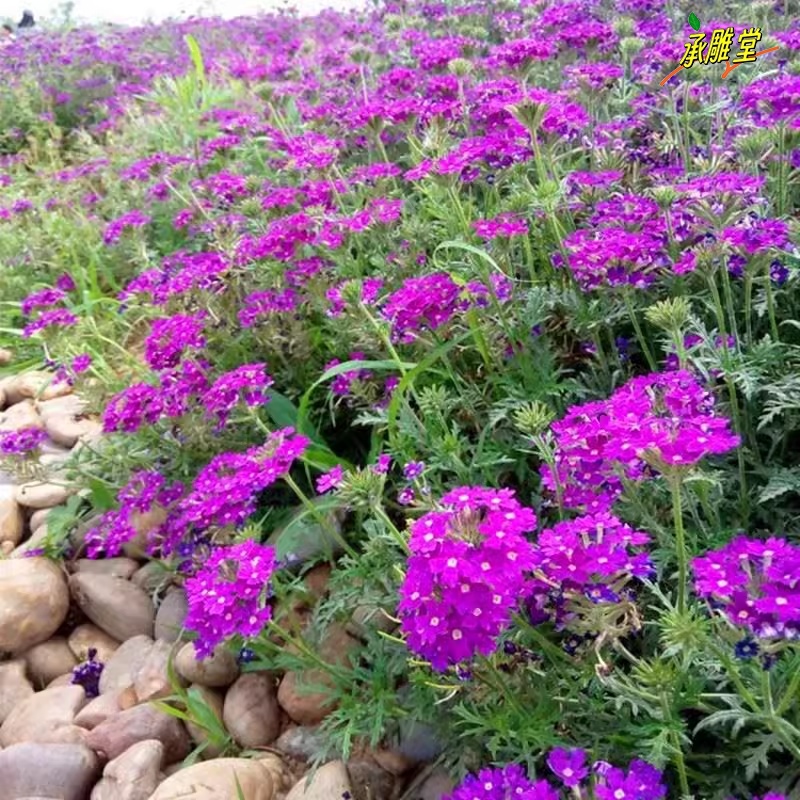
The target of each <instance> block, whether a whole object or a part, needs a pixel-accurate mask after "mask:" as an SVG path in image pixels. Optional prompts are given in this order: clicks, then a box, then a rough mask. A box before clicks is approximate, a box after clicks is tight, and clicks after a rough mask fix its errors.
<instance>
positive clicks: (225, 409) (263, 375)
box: [202, 364, 274, 425]
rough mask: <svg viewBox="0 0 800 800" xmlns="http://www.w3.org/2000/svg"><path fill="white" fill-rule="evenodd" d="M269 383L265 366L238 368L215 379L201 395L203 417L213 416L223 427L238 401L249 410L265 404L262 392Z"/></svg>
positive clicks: (244, 365) (248, 365)
mask: <svg viewBox="0 0 800 800" xmlns="http://www.w3.org/2000/svg"><path fill="white" fill-rule="evenodd" d="M273 383H274V381H273V380H272V378H271V377H270V376H269V375H268V374H267V368H266V364H242V366H240V367H237V368H236V369H233V370H231V371H230V372H226V373H224V374H223V375H221V376H220V377H219V378H217V380H216V381H214V384H213V385H212V386H211V388H210V389H209V390H208V391H207V392H206V393H205V394H204V395H203V400H202V404H203V406H204V407H205V410H206V415H207V416H209V417H212V416H215V417H216V418H217V420H218V421H219V424H220V425H224V424H225V422H226V421H227V419H228V415H229V414H230V412H231V411H232V410H233V409H234V407H235V406H236V404H237V403H239V402H240V401H241V402H244V404H245V405H246V406H248V407H250V408H253V407H255V406H260V405H263V404H264V403H266V402H267V401H268V400H269V398H268V396H267V395H266V394H265V390H266V389H268V388H269V387H270V386H272V384H273Z"/></svg>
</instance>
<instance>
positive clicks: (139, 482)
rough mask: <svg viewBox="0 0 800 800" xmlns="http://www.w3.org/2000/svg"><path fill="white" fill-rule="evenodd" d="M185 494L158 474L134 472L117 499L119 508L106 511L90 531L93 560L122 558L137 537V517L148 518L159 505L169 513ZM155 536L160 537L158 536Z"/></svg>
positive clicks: (88, 534)
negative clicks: (121, 553) (144, 515)
mask: <svg viewBox="0 0 800 800" xmlns="http://www.w3.org/2000/svg"><path fill="white" fill-rule="evenodd" d="M183 491H184V486H183V484H182V483H173V484H172V485H168V484H167V480H166V478H165V477H164V476H163V475H161V473H159V472H157V471H156V470H140V471H138V472H134V473H133V474H132V475H131V477H130V480H129V481H128V483H127V484H126V485H125V486H123V487H122V489H120V491H119V494H118V495H117V499H118V500H119V507H118V508H116V509H112V510H110V511H106V512H105V513H104V514H102V515H101V516H100V518H99V519H98V521H97V524H96V525H94V526H93V527H92V528H91V529H90V530H89V531H87V533H86V537H85V541H86V545H87V555H88V556H89V558H101V557H105V558H113V557H114V556H117V555H119V553H120V552H121V551H122V547H123V545H124V544H125V543H126V542H129V541H131V540H132V539H133V538H135V537H136V535H137V529H136V524H135V523H136V518H135V515H137V514H146V513H148V512H149V511H151V510H152V509H153V507H154V506H156V505H158V506H161V507H162V508H164V509H167V508H169V507H170V506H171V505H172V504H173V503H174V502H175V501H176V500H177V499H178V498H179V497H180V496H181V495H182V494H183ZM151 535H156V532H152V534H151Z"/></svg>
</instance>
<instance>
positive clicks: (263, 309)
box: [239, 289, 299, 328]
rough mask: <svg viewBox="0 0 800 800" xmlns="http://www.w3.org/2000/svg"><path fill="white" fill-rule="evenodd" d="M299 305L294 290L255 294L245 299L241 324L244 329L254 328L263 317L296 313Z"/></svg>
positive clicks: (241, 310)
mask: <svg viewBox="0 0 800 800" xmlns="http://www.w3.org/2000/svg"><path fill="white" fill-rule="evenodd" d="M298 303H299V301H298V297H297V293H296V292H295V291H294V289H283V290H281V291H265V292H253V293H252V294H249V295H248V296H247V297H245V299H244V302H243V305H242V308H241V309H240V310H239V324H240V325H241V326H242V327H243V328H252V327H254V326H255V325H257V324H258V322H259V320H260V319H261V318H262V317H267V316H269V315H270V314H287V313H289V312H291V311H294V310H295V309H296V308H297V306H298Z"/></svg>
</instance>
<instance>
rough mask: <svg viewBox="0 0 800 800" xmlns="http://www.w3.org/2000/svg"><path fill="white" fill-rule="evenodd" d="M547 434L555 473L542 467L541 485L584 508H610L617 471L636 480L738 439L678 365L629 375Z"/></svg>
mask: <svg viewBox="0 0 800 800" xmlns="http://www.w3.org/2000/svg"><path fill="white" fill-rule="evenodd" d="M552 432H553V434H554V436H555V441H556V452H555V472H554V471H553V470H552V469H551V468H550V466H549V465H543V466H542V468H541V473H542V479H543V481H544V485H545V486H546V487H547V488H548V489H549V490H551V491H553V492H555V493H557V494H559V493H560V496H561V500H562V502H563V503H564V505H565V506H566V507H568V508H585V509H586V510H588V511H600V510H605V509H608V508H610V507H611V505H612V504H613V503H614V501H615V500H616V498H617V497H618V496H619V495H620V493H621V492H622V480H621V478H620V475H623V476H625V477H626V478H628V479H630V480H642V479H644V478H646V477H648V476H650V475H651V474H652V472H653V470H654V469H657V470H661V471H663V470H665V469H668V468H673V469H674V468H681V467H691V466H694V465H696V464H697V463H698V462H699V461H700V460H701V459H702V458H704V457H706V456H709V455H719V454H723V453H726V452H728V451H729V450H731V449H733V448H735V447H737V446H738V444H739V442H740V440H739V437H738V436H737V435H736V434H734V433H732V432H731V431H730V429H729V422H728V420H727V419H725V418H724V417H720V416H718V415H717V414H716V412H715V409H714V398H713V395H711V393H710V392H709V391H707V390H706V389H704V388H703V387H702V386H701V385H700V384H699V383H698V382H697V379H696V378H695V377H694V376H692V375H691V374H690V373H689V372H687V371H685V370H677V371H674V372H666V373H654V374H651V375H645V376H642V377H637V378H633V379H631V380H630V381H628V383H626V384H625V385H624V386H622V387H621V388H620V389H618V390H617V391H616V392H614V394H613V395H611V397H609V398H608V399H607V400H605V401H600V402H591V403H585V404H583V405H579V406H573V407H572V408H571V409H570V410H569V411H568V413H567V415H566V416H565V417H564V418H563V419H562V420H560V421H558V422H556V423H554V424H553V426H552Z"/></svg>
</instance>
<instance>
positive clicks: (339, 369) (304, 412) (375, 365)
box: [296, 360, 417, 438]
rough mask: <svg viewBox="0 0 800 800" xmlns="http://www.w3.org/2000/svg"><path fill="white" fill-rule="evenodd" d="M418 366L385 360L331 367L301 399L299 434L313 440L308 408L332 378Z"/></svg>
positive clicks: (354, 362)
mask: <svg viewBox="0 0 800 800" xmlns="http://www.w3.org/2000/svg"><path fill="white" fill-rule="evenodd" d="M416 366H417V365H416V364H413V363H410V362H405V361H401V362H400V363H399V364H398V362H397V361H391V360H385V361H345V362H344V363H343V364H336V366H334V367H331V368H330V369H326V370H325V372H323V373H322V375H321V376H320V377H319V378H318V379H317V380H316V381H314V383H312V384H311V386H309V387H308V389H307V390H306V393H305V394H304V395H303V397H302V398H301V399H300V407H299V408H298V410H297V426H296V428H297V432H298V433H302V434H303V435H304V436H308V437H309V438H311V433H310V432H311V431H312V430H313V425H312V424H311V422H310V420H309V418H308V408H309V406H310V405H311V395H312V394H313V392H314V389H316V388H317V387H318V386H321V385H322V384H323V383H326V382H327V381H329V380H330V379H331V378H335V377H336V376H337V375H341V374H342V373H343V372H351V371H353V370H358V369H386V370H396V369H400V368H401V367H402V368H403V369H413V368H414V367H416Z"/></svg>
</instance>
